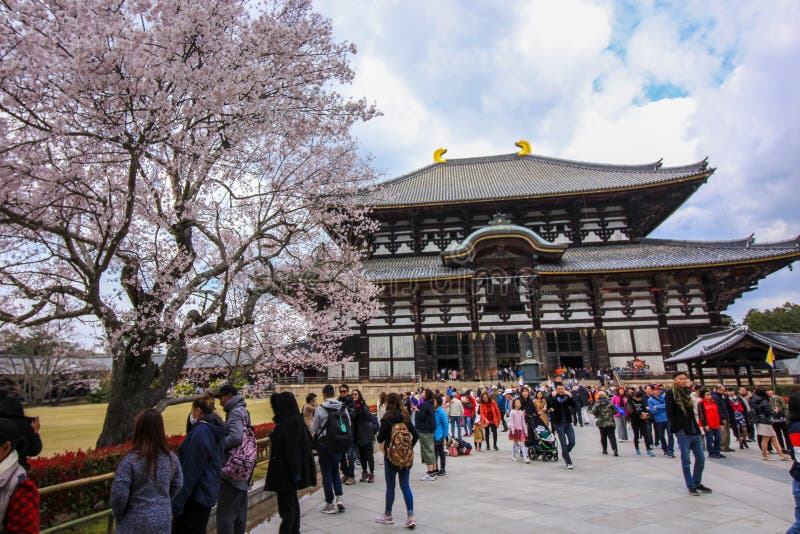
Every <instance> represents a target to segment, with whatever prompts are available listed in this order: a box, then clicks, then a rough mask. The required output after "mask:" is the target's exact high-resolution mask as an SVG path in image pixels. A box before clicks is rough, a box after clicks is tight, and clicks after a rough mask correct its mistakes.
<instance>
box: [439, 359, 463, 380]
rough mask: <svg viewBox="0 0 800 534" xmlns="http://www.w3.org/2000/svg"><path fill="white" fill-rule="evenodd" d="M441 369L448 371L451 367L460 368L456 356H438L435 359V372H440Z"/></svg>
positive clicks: (457, 369) (458, 369)
mask: <svg viewBox="0 0 800 534" xmlns="http://www.w3.org/2000/svg"><path fill="white" fill-rule="evenodd" d="M443 369H447V371H448V372H450V371H452V370H453V369H455V370H456V371H460V370H461V368H460V367H459V364H458V358H439V359H438V360H436V373H437V374H440V373H441V372H442V370H443ZM448 378H449V376H448Z"/></svg>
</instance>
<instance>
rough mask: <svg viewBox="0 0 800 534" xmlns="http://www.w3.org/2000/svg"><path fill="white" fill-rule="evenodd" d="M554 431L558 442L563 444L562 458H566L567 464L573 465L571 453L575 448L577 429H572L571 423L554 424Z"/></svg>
mask: <svg viewBox="0 0 800 534" xmlns="http://www.w3.org/2000/svg"><path fill="white" fill-rule="evenodd" d="M553 429H555V431H556V434H557V435H558V441H560V442H561V456H563V457H564V461H565V462H566V463H568V464H571V463H572V458H570V457H569V451H571V450H572V449H573V447H575V429H574V428H572V424H571V423H553Z"/></svg>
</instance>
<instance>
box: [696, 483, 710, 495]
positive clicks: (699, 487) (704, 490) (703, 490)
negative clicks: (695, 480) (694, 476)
mask: <svg viewBox="0 0 800 534" xmlns="http://www.w3.org/2000/svg"><path fill="white" fill-rule="evenodd" d="M697 491H699V492H700V493H711V488H707V487H705V486H704V485H702V484H698V485H697Z"/></svg>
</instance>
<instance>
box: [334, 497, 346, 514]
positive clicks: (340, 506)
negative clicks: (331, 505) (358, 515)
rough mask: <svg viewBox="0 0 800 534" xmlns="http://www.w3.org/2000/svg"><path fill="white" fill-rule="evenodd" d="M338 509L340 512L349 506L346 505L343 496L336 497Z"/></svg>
mask: <svg viewBox="0 0 800 534" xmlns="http://www.w3.org/2000/svg"><path fill="white" fill-rule="evenodd" d="M336 509H337V510H339V511H340V512H344V511H345V510H347V508H345V507H344V503H343V502H342V496H341V495H340V496H338V497H336Z"/></svg>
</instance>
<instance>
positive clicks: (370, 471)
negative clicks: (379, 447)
mask: <svg viewBox="0 0 800 534" xmlns="http://www.w3.org/2000/svg"><path fill="white" fill-rule="evenodd" d="M352 398H353V414H354V416H355V417H354V418H353V441H354V442H355V444H356V447H357V448H358V460H359V462H360V463H361V479H360V480H359V482H369V483H372V482H375V456H374V453H373V449H374V442H375V431H374V430H373V428H372V413H371V412H370V411H369V406H368V405H367V401H366V400H364V397H363V395H361V391H359V390H358V389H354V390H353V393H352Z"/></svg>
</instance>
